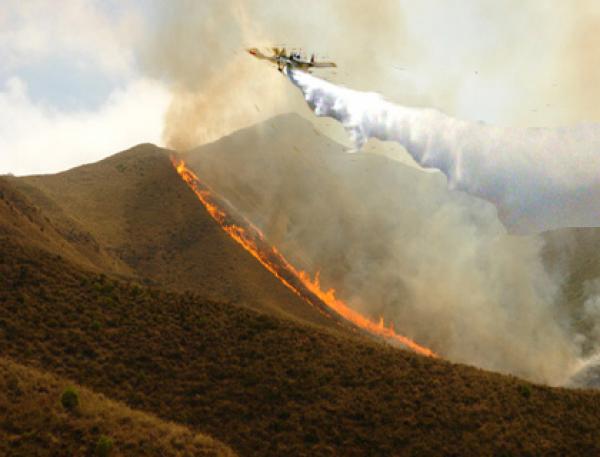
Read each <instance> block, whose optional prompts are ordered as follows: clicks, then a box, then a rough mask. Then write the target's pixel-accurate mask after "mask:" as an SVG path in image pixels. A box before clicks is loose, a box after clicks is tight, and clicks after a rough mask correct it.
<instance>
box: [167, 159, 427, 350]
mask: <svg viewBox="0 0 600 457" xmlns="http://www.w3.org/2000/svg"><path fill="white" fill-rule="evenodd" d="M171 160H172V162H173V165H174V167H175V168H176V170H177V173H178V174H179V176H181V178H182V179H183V180H184V181H185V182H186V183H187V185H188V186H189V187H190V189H191V190H192V191H193V192H194V193H195V194H196V196H197V197H198V199H199V200H200V202H202V204H203V205H204V207H205V208H206V210H207V211H208V213H209V214H210V216H211V217H212V218H213V219H214V220H215V221H216V222H217V223H218V224H219V225H220V226H221V228H222V229H223V230H224V231H225V232H227V233H228V234H229V235H230V236H231V237H232V238H233V239H234V240H235V241H237V243H239V244H240V245H241V246H242V247H243V248H244V249H245V250H246V251H248V252H249V253H250V254H251V255H252V256H253V257H254V258H255V259H256V260H258V261H259V262H260V263H261V264H262V265H263V266H264V267H265V268H266V269H267V270H269V271H270V272H271V273H272V274H273V275H274V276H275V277H276V278H277V279H279V280H280V281H281V282H282V283H283V284H284V285H285V286H286V287H287V288H288V289H289V290H291V291H292V292H293V293H294V294H296V295H298V296H299V297H301V298H302V299H303V300H305V301H306V302H308V303H309V304H310V305H313V306H314V307H316V308H317V309H319V310H321V306H320V303H319V302H321V303H322V304H323V305H325V307H326V309H327V310H329V311H333V312H334V313H335V314H336V315H337V316H340V317H341V318H343V319H345V320H347V321H349V322H351V323H352V324H354V325H355V326H356V327H358V328H360V329H362V330H365V331H367V332H368V333H370V334H372V335H376V336H379V337H383V338H385V339H386V340H389V341H393V342H396V343H400V344H401V345H403V346H406V347H407V348H409V349H412V350H413V351H414V352H416V353H418V354H421V355H425V356H428V357H437V355H436V354H435V353H434V352H433V351H432V350H431V349H428V348H426V347H424V346H421V345H419V344H417V343H415V342H414V341H413V340H411V339H410V338H407V337H405V336H402V335H400V334H398V333H396V332H395V330H394V328H393V327H392V326H390V327H386V326H385V323H384V321H383V318H380V319H379V321H378V322H375V321H373V320H371V319H369V318H368V317H366V316H363V315H362V314H360V313H359V312H358V311H355V310H353V309H352V308H350V307H349V306H348V305H347V304H346V303H345V302H344V301H342V300H340V299H339V298H337V297H336V295H335V289H327V290H324V289H322V288H321V283H320V278H319V274H318V273H317V274H316V275H315V277H314V279H313V278H311V276H310V275H309V274H308V273H306V272H305V271H302V270H298V269H297V268H296V267H294V266H293V265H292V264H291V263H290V262H288V260H287V259H286V258H285V257H284V256H283V254H281V253H280V252H279V251H278V250H277V248H276V247H274V246H271V245H269V244H268V243H267V241H266V240H265V237H264V235H263V233H262V232H261V231H260V230H259V229H258V228H257V227H255V226H254V225H253V224H251V223H250V222H249V221H245V222H244V225H245V226H246V228H244V227H242V226H240V225H238V224H236V223H235V222H234V221H233V220H232V217H231V216H230V215H229V214H228V213H227V212H226V211H225V209H224V208H223V207H222V206H224V204H222V205H220V204H219V202H218V201H217V198H216V197H215V194H214V193H213V192H212V191H211V189H210V188H209V187H208V186H207V185H206V184H203V183H201V182H200V180H199V179H198V177H197V176H196V175H195V174H194V172H193V171H191V170H190V169H189V168H187V166H186V165H185V162H184V161H183V160H179V159H175V158H172V159H171ZM303 289H305V290H303ZM305 291H308V292H310V294H312V295H313V296H314V297H311V296H310V294H307V293H306V292H305Z"/></svg>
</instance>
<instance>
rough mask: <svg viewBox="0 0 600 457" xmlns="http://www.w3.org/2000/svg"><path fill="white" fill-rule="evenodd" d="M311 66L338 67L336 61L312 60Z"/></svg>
mask: <svg viewBox="0 0 600 457" xmlns="http://www.w3.org/2000/svg"><path fill="white" fill-rule="evenodd" d="M311 66H312V67H314V68H333V67H337V65H336V64H335V63H334V62H312V63H311Z"/></svg>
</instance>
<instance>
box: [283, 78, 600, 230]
mask: <svg viewBox="0 0 600 457" xmlns="http://www.w3.org/2000/svg"><path fill="white" fill-rule="evenodd" d="M288 75H289V78H290V80H291V81H292V82H293V83H294V84H295V85H296V86H298V88H300V90H301V91H302V92H303V94H304V97H305V98H306V101H307V102H308V104H309V105H310V107H311V108H312V109H313V110H314V112H315V114H316V115H317V116H327V117H332V118H334V119H336V120H338V121H339V122H341V123H342V124H343V126H344V127H345V129H346V130H347V132H348V133H349V135H350V137H351V138H352V140H353V142H354V143H355V145H356V148H357V149H360V148H361V147H362V146H363V145H364V144H365V142H366V141H367V140H368V139H369V138H377V139H379V140H384V141H395V142H397V143H399V144H401V145H402V146H404V147H405V148H406V150H407V151H408V153H409V154H410V155H411V156H412V158H413V159H414V160H415V161H416V162H417V163H419V164H420V165H421V166H423V167H425V168H435V169H438V170H440V171H441V172H442V173H444V174H445V175H446V177H447V178H448V183H449V185H450V187H451V188H453V189H456V190H462V191H465V192H467V193H469V194H471V195H473V196H476V197H480V198H484V199H486V200H488V201H490V202H492V203H494V204H495V205H496V207H497V208H498V211H499V215H500V217H501V219H502V221H503V222H504V223H505V225H506V226H507V227H509V228H510V229H512V230H515V231H521V232H539V231H543V230H549V229H553V228H557V227H564V226H580V227H581V226H597V225H599V224H600V174H598V169H600V126H598V125H592V124H590V125H580V126H577V127H573V128H563V129H542V128H529V129H523V128H520V129H519V128H501V127H494V126H490V125H486V124H483V123H473V122H467V121H461V120H458V119H454V118H451V117H449V116H447V115H445V114H443V113H441V112H440V111H437V110H433V109H418V108H407V107H403V106H399V105H395V104H392V103H390V102H387V101H385V100H384V99H383V98H382V97H380V96H379V95H377V94H374V93H365V92H359V91H354V90H351V89H348V88H344V87H341V86H337V85H334V84H332V83H329V82H327V81H324V80H322V79H319V78H316V77H314V76H312V75H309V74H307V73H305V72H301V71H294V70H290V71H289V72H288Z"/></svg>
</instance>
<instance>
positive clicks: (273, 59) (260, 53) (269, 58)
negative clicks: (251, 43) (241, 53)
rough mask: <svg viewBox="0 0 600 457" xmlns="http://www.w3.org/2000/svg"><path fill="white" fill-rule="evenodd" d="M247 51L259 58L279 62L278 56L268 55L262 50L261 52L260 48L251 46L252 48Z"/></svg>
mask: <svg viewBox="0 0 600 457" xmlns="http://www.w3.org/2000/svg"><path fill="white" fill-rule="evenodd" d="M247 51H248V53H250V54H251V55H253V56H254V57H256V58H257V59H260V60H268V61H269V62H273V63H276V62H277V57H276V56H267V55H265V54H263V53H262V52H260V50H258V49H256V48H250V49H247Z"/></svg>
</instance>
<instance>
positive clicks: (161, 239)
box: [0, 145, 331, 325]
mask: <svg viewBox="0 0 600 457" xmlns="http://www.w3.org/2000/svg"><path fill="white" fill-rule="evenodd" d="M169 155H170V151H167V150H163V149H160V148H157V147H155V146H152V145H140V146H137V147H135V148H132V149H131V150H129V151H125V152H122V153H120V154H117V155H115V156H113V157H110V158H108V159H105V160H103V161H100V162H98V163H96V164H92V165H86V166H83V167H78V168H75V169H72V170H69V171H67V172H64V173H59V174H56V175H44V176H31V177H25V178H12V179H7V178H4V179H5V180H6V185H8V184H10V185H11V186H13V187H15V188H16V189H17V190H18V192H19V193H20V194H21V195H23V198H25V199H28V200H29V201H31V202H32V204H33V205H35V207H36V211H37V212H38V213H39V214H40V217H41V218H42V219H43V222H44V224H42V225H43V226H44V229H45V226H46V225H51V226H56V227H58V229H57V231H59V234H60V235H61V236H60V237H58V238H59V241H58V242H56V243H54V244H48V243H42V244H43V245H44V247H45V248H46V249H49V250H51V251H52V252H55V253H57V254H60V255H62V256H65V257H68V258H69V260H72V261H75V262H76V263H78V264H80V265H82V266H85V267H87V266H90V265H92V266H93V267H94V269H95V271H102V272H104V273H107V274H113V275H114V274H116V275H118V276H125V277H134V278H137V279H138V280H139V281H142V282H145V283H149V284H150V283H152V284H161V285H162V286H165V287H168V288H171V289H174V290H181V291H185V290H191V291H196V292H201V293H202V294H203V295H204V296H207V297H211V298H213V299H216V300H221V301H232V302H236V303H245V304H247V305H248V306H252V307H254V308H255V309H260V310H263V311H267V312H270V313H275V314H278V315H286V316H288V317H290V318H296V319H300V320H303V321H308V322H313V323H318V324H320V325H330V324H331V322H329V320H327V319H325V318H324V317H323V316H322V315H321V314H319V313H317V312H316V311H315V310H313V309H312V308H310V307H308V306H307V305H306V303H305V302H304V301H303V300H301V299H299V298H298V297H297V296H295V295H294V294H291V293H290V292H289V290H288V289H286V288H285V287H284V286H283V285H282V284H281V283H280V282H279V281H277V280H276V279H275V278H273V277H272V275H271V274H270V273H269V272H267V271H265V270H264V269H263V268H262V267H261V266H260V265H258V264H257V263H256V261H255V260H254V259H253V258H252V257H251V256H250V255H248V254H247V253H246V252H245V251H244V250H243V249H242V248H241V247H239V246H238V245H237V244H236V243H235V242H234V241H233V240H231V239H230V238H229V236H228V235H226V234H225V233H223V232H222V230H221V229H220V228H219V227H218V226H216V225H215V224H214V222H213V221H212V219H211V218H210V217H209V216H208V215H207V214H206V212H205V210H204V209H203V208H202V207H201V205H199V204H198V201H197V199H196V198H195V197H194V195H193V194H192V193H191V192H190V191H189V189H188V188H187V186H186V185H185V183H183V182H182V181H181V179H180V178H179V177H178V175H177V173H176V172H175V170H174V169H173V166H172V165H171V162H170V160H169ZM7 220H10V218H9V219H7ZM2 225H3V222H2V221H0V226H2ZM73 233H83V234H85V236H84V235H79V236H71V235H70V234H73ZM65 234H66V235H65ZM26 238H27V239H28V240H29V239H31V238H30V237H29V236H26ZM65 239H66V241H65ZM67 242H68V247H69V249H70V250H74V251H75V252H74V254H73V255H69V250H67V249H64V246H66V245H67ZM86 243H88V244H90V243H91V244H92V245H93V246H97V247H98V248H97V249H98V250H99V251H100V252H101V253H102V254H103V257H102V259H100V260H99V259H98V255H96V253H95V251H94V252H93V253H92V254H93V255H90V253H89V252H88V250H85V248H84V246H85V244H86Z"/></svg>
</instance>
